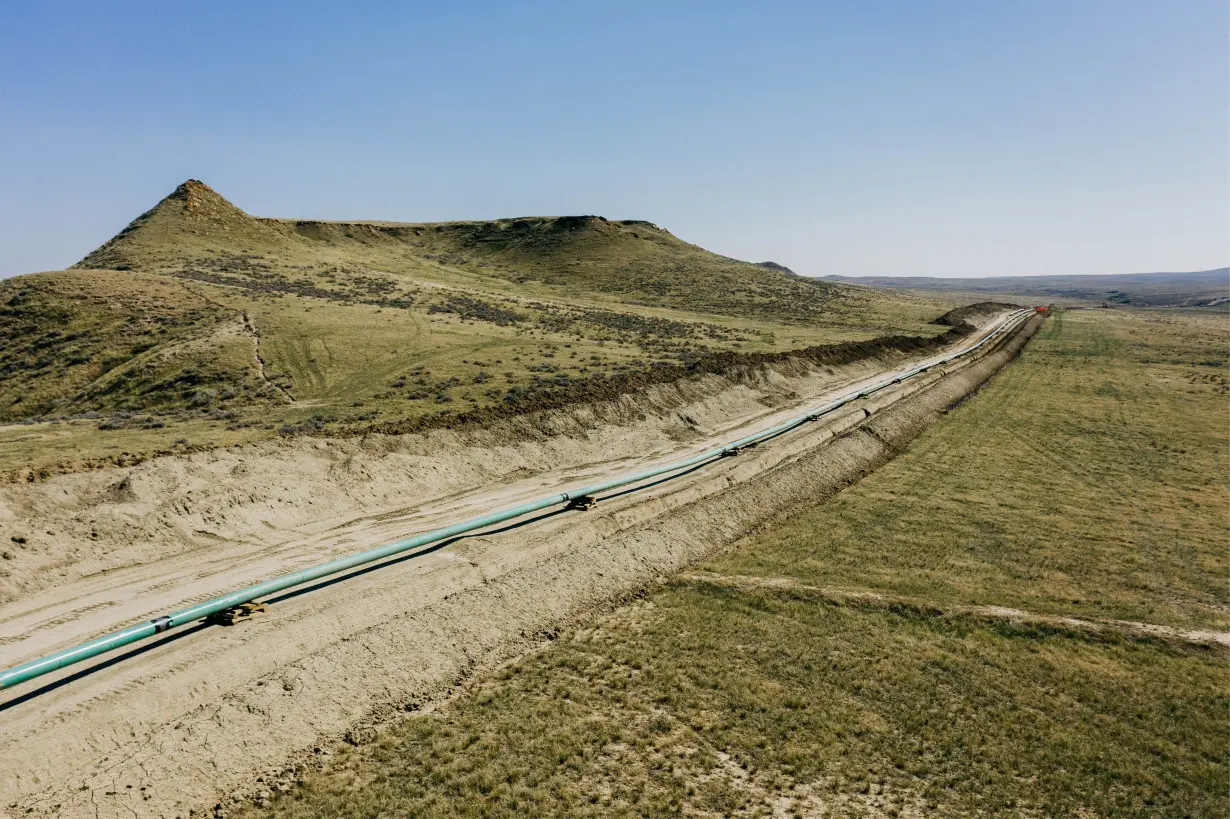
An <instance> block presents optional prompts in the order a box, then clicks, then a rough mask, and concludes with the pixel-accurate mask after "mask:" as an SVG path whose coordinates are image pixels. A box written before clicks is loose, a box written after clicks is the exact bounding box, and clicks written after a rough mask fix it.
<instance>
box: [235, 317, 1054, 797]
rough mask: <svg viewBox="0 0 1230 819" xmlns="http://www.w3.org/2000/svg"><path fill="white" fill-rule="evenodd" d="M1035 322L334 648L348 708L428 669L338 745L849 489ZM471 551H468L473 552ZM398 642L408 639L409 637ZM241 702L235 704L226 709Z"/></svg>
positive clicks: (276, 778) (301, 761)
mask: <svg viewBox="0 0 1230 819" xmlns="http://www.w3.org/2000/svg"><path fill="white" fill-rule="evenodd" d="M1043 320H1044V319H1043V317H1041V316H1037V317H1031V318H1030V319H1029V320H1028V321H1027V322H1026V324H1025V325H1024V326H1023V327H1022V328H1021V330H1019V331H1018V332H1017V333H1015V334H1014V335H1013V336H1011V337H1010V338H1009V339H1008V340H1007V341H1006V342H1004V343H1003V344H1001V345H1000V346H999V347H998V348H997V349H996V350H995V351H994V352H992V353H990V354H989V355H987V356H985V357H983V358H982V359H980V360H979V361H977V362H976V363H974V364H972V365H969V366H966V367H964V368H962V369H959V370H957V371H956V372H952V373H950V374H948V375H945V376H943V377H936V379H935V380H933V381H932V382H931V383H930V384H928V385H927V386H925V387H923V388H921V389H918V390H917V391H916V392H915V393H914V394H912V395H910V396H909V397H906V398H904V399H902V400H900V401H898V402H896V403H894V404H892V405H890V406H888V407H886V408H885V409H882V410H880V411H878V412H875V413H874V414H873V415H872V416H870V417H866V416H865V415H864V413H863V411H862V410H861V409H859V410H853V411H851V412H849V413H846V414H845V416H843V417H842V418H840V419H836V421H835V429H834V430H832V432H833V435H832V437H831V438H829V439H828V440H827V441H826V442H824V443H822V444H821V445H819V446H816V445H815V442H814V441H813V442H812V446H811V447H810V448H804V449H802V451H800V452H797V453H796V454H793V455H789V456H788V457H786V458H785V459H784V460H783V461H782V462H781V463H780V464H779V465H778V466H776V467H775V468H772V469H770V470H768V471H764V472H757V471H756V469H755V467H754V466H752V465H750V464H749V465H748V467H747V471H748V472H749V473H756V474H755V475H754V478H753V479H750V480H745V481H740V480H739V479H740V477H741V476H739V475H738V474H727V475H725V476H716V477H714V478H712V479H711V482H712V483H715V484H722V488H721V489H719V490H717V491H713V490H712V488H710V489H708V490H707V489H706V488H705V487H704V486H695V487H691V488H687V489H682V490H680V494H681V495H685V496H686V495H692V496H695V498H696V499H695V500H693V501H691V502H684V503H683V504H682V505H680V504H679V503H678V501H679V498H678V497H675V498H671V497H664V498H656V499H651V500H649V501H647V502H645V503H642V504H640V505H639V506H638V507H636V513H635V515H636V517H637V518H639V519H640V520H641V522H640V523H633V524H632V525H624V526H622V527H620V528H619V529H618V530H617V531H610V529H611V527H610V526H603V525H601V524H599V525H597V526H596V528H597V530H598V531H597V532H586V531H584V529H586V528H588V527H587V526H585V525H584V524H583V525H581V526H578V527H577V528H576V529H574V530H573V535H572V537H573V540H574V545H575V548H573V549H571V550H570V551H569V552H568V553H566V554H563V555H557V556H556V557H555V558H554V559H552V560H551V562H550V563H549V564H546V565H543V564H535V565H527V566H525V567H523V568H520V569H518V570H515V571H512V572H508V573H507V574H504V575H502V576H500V577H498V578H492V579H491V580H490V581H488V582H485V583H484V584H483V585H482V586H480V587H477V588H472V589H468V590H466V591H464V592H461V593H456V594H449V595H446V596H445V597H443V598H442V599H441V600H439V601H438V602H437V603H435V604H433V605H431V606H427V607H424V608H422V609H419V610H418V611H415V612H414V613H413V614H411V615H410V616H409V617H408V618H407V619H406V621H404V622H398V623H395V624H389V625H388V626H387V627H383V628H379V629H373V630H369V631H367V632H365V633H364V635H363V640H362V642H363V645H362V649H361V650H357V649H354V648H346V647H344V646H343V645H341V644H339V645H338V646H337V647H336V648H338V649H339V651H340V653H339V654H337V655H336V656H333V657H331V659H330V663H331V664H332V663H337V664H348V663H355V664H357V665H360V666H362V671H361V674H362V677H363V678H362V679H354V678H352V679H351V680H349V681H348V684H349V685H351V686H353V688H354V692H353V693H354V695H355V697H356V700H361V699H362V697H361V695H360V694H359V692H360V691H361V690H363V689H366V690H372V687H373V686H387V685H388V681H389V680H391V679H398V678H399V677H401V678H403V679H404V677H405V675H404V668H406V667H407V665H408V662H407V661H408V658H410V657H413V658H415V659H414V660H413V661H412V662H411V663H410V664H413V665H414V667H416V668H430V672H429V673H428V674H425V675H418V676H417V678H416V679H415V680H414V681H413V683H412V684H410V685H407V686H405V687H403V688H401V690H399V691H397V692H396V693H395V694H394V696H393V697H391V698H390V699H389V700H388V701H386V702H383V703H379V704H376V705H374V706H372V707H371V708H370V709H369V711H368V712H367V714H366V715H365V716H364V717H363V718H362V719H361V720H360V721H359V722H358V723H357V724H352V725H351V726H350V727H348V728H347V729H346V730H345V733H344V736H345V740H344V741H346V742H350V743H352V744H354V743H355V742H356V738H360V740H359V741H370V740H372V739H374V738H375V736H376V735H377V734H378V732H379V728H380V725H381V724H383V723H386V722H388V721H389V720H395V719H401V718H404V713H405V712H407V711H416V710H419V709H421V708H423V707H424V705H427V704H430V703H431V702H432V701H433V700H434V699H436V698H439V697H443V696H448V695H450V694H451V693H452V692H454V691H455V690H456V689H457V687H458V686H464V685H465V684H466V683H467V682H468V681H469V680H471V679H473V678H474V677H475V676H477V675H478V674H480V673H482V672H483V671H484V670H488V669H492V668H494V667H496V666H498V665H499V664H501V663H503V662H506V661H508V660H509V659H511V658H514V657H516V656H518V655H520V654H524V653H525V652H527V651H529V650H533V649H534V648H535V647H537V646H540V645H542V644H543V642H544V641H548V640H552V639H554V637H555V635H556V634H558V632H559V631H560V630H561V629H562V628H564V627H566V626H567V625H569V624H572V623H575V622H576V621H577V619H578V618H583V617H586V616H589V615H592V613H593V612H595V611H605V610H609V609H610V608H611V607H612V606H614V605H618V604H620V603H622V602H625V601H627V600H629V599H631V598H632V597H635V596H638V595H639V594H641V593H643V592H644V590H646V588H647V587H651V586H653V585H655V584H656V583H660V582H662V581H664V580H665V577H666V576H667V575H670V574H672V573H675V572H677V571H679V570H682V569H684V568H686V567H687V566H689V565H691V564H694V563H696V562H698V561H700V560H702V559H704V558H706V557H709V556H712V555H713V554H715V553H716V552H718V551H720V550H722V549H724V548H727V547H729V546H731V545H733V544H734V543H735V542H736V541H738V540H739V539H741V538H743V537H746V536H748V535H750V534H753V533H755V532H756V531H758V530H761V529H763V528H765V527H768V526H770V525H772V524H774V523H775V522H778V521H780V520H781V519H783V518H785V517H787V516H789V515H790V514H792V513H795V512H798V511H800V510H802V509H806V508H810V507H812V506H815V505H816V504H818V503H821V502H823V501H824V500H825V499H827V498H828V497H831V496H832V495H834V494H836V493H837V492H840V491H841V490H842V489H844V488H845V487H847V486H850V485H851V484H853V483H855V482H857V481H858V480H859V479H861V478H862V477H864V476H866V475H867V474H868V473H870V472H871V471H873V470H874V469H876V468H877V467H879V466H881V465H883V464H885V463H887V462H888V461H889V460H891V459H892V458H894V457H896V456H897V455H898V454H900V453H901V452H902V451H903V450H904V449H905V448H907V447H908V446H909V444H910V442H911V441H913V440H914V438H916V437H917V436H918V435H919V434H920V433H921V432H922V431H923V430H925V429H926V428H927V427H929V426H930V425H931V424H933V423H935V422H936V421H937V420H938V419H939V418H940V417H941V416H942V415H943V414H944V413H945V412H946V411H947V410H948V409H949V408H950V407H952V406H954V405H956V404H958V403H960V402H961V401H963V400H964V399H965V398H966V397H967V396H969V395H970V394H971V393H973V392H975V391H976V390H978V389H979V388H980V387H981V386H982V385H983V384H984V383H985V382H986V381H987V380H988V379H990V378H991V377H992V376H993V375H994V374H995V373H996V372H998V371H999V369H1000V368H1002V367H1003V366H1005V365H1006V364H1008V363H1009V362H1011V361H1012V359H1014V358H1015V357H1016V356H1017V354H1018V353H1019V352H1020V350H1021V349H1022V348H1023V347H1024V346H1025V344H1026V343H1027V342H1028V340H1029V339H1030V338H1031V337H1032V336H1033V334H1034V333H1035V332H1036V331H1037V329H1038V327H1039V326H1040V325H1041V323H1042V321H1043ZM822 437H823V436H822ZM767 446H770V447H771V446H772V444H769V445H767ZM617 525H618V524H617ZM604 530H605V531H604ZM480 550H481V547H477V548H476V552H475V555H476V556H477V552H478V551H480ZM408 633H409V634H413V635H414V636H413V637H412V638H408V637H407V634H408ZM350 654H353V656H348V655H350ZM343 655H347V656H343ZM427 658H430V662H426V659H427ZM312 665H313V664H305V665H301V666H299V665H297V667H296V668H295V669H294V670H293V671H292V672H291V673H294V674H296V675H299V676H298V677H297V679H299V680H313V681H314V682H316V683H320V682H321V680H319V678H315V677H314V672H313V669H312ZM351 667H354V666H351ZM308 685H309V686H310V685H311V683H310V682H309V683H308ZM386 690H387V689H386ZM389 693H393V691H390V692H389ZM331 696H332V697H335V698H336V697H338V696H339V692H337V691H336V690H334V691H332V692H331ZM262 705H267V704H262ZM240 706H241V703H238V702H237V703H234V704H233V707H234V708H235V709H236V710H237V709H238V708H239V707H240ZM242 707H244V708H249V707H250V704H248V703H243V704H242ZM258 707H260V706H258ZM341 736H342V735H341V734H336V735H334V736H333V737H332V739H333V741H334V742H338V741H342V740H341ZM322 742H323V743H326V744H327V742H328V738H317V740H316V745H315V747H321V743H322ZM317 764H319V758H318V757H315V756H314V755H313V754H305V755H303V756H302V757H299V758H297V759H296V761H294V762H292V763H291V764H290V765H288V766H286V767H284V768H282V769H281V770H274V769H269V770H266V771H263V772H262V773H263V774H264V783H265V785H264V786H262V787H260V788H258V789H256V791H245V792H243V794H242V798H244V799H247V798H252V797H253V796H254V795H255V798H256V799H257V800H258V801H259V800H261V799H262V798H263V796H262V794H266V793H268V789H269V788H277V787H278V786H279V783H290V782H293V781H294V780H295V779H297V778H298V777H299V776H301V774H302V772H303V770H304V769H305V767H311V766H313V765H317ZM223 804H225V802H224V803H223Z"/></svg>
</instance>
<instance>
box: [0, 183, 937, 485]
mask: <svg viewBox="0 0 1230 819" xmlns="http://www.w3.org/2000/svg"><path fill="white" fill-rule="evenodd" d="M953 306H955V303H954V302H952V301H951V300H942V299H941V300H935V299H925V298H918V297H914V296H908V295H901V294H892V293H880V292H877V291H874V290H869V289H866V288H855V287H849V286H844V285H832V284H824V283H818V282H812V281H808V280H804V279H800V278H798V277H795V276H792V275H788V274H786V273H782V272H780V271H776V270H770V269H767V268H764V267H761V266H759V265H754V264H748V263H745V262H740V261H737V260H734V259H729V258H726V257H723V256H718V255H716V254H713V253H710V252H708V251H705V250H703V249H702V248H699V247H696V246H694V245H690V244H688V243H686V242H683V241H681V240H679V239H677V238H675V237H674V236H672V235H671V234H670V233H669V232H667V231H665V230H662V229H659V228H656V227H653V226H649V225H647V224H646V223H636V222H609V221H607V220H604V219H600V218H598V217H586V218H574V217H561V218H549V217H534V218H529V219H505V220H497V221H495V222H456V223H445V224H438V225H403V224H390V223H323V222H304V221H290V220H278V219H260V218H256V217H252V216H249V215H248V214H246V213H244V212H243V211H241V210H239V209H238V208H236V207H235V206H234V205H232V204H230V203H229V202H227V201H226V200H225V199H223V198H222V197H220V196H218V195H217V194H216V193H214V192H213V191H211V190H209V189H208V188H206V187H205V186H203V185H200V184H199V183H191V184H185V185H184V186H181V187H180V188H179V189H177V190H176V191H175V193H173V194H172V195H171V196H169V197H167V198H166V199H164V200H163V201H162V202H160V203H159V204H158V205H157V206H156V207H154V208H153V209H151V210H150V211H149V212H147V213H146V214H143V215H142V216H141V217H139V218H138V219H137V220H135V221H134V222H133V223H132V224H131V225H130V226H129V227H128V228H126V229H125V230H124V231H123V232H121V233H120V234H119V235H118V236H117V237H115V238H114V239H113V240H111V241H110V242H108V243H107V244H105V245H104V246H102V247H101V248H99V249H98V250H97V251H95V252H94V253H91V254H90V255H89V256H88V257H87V258H86V259H85V260H83V261H82V263H81V264H80V265H78V266H77V267H76V268H75V269H72V270H68V271H58V272H52V273H42V274H33V275H30V276H21V277H17V278H15V279H10V280H6V281H4V282H0V333H2V334H3V335H4V337H5V338H6V339H8V340H10V343H9V344H7V345H6V346H5V348H4V349H3V350H0V376H3V378H2V379H0V423H3V422H9V424H10V425H9V426H0V474H8V475H9V476H10V477H11V476H12V475H15V474H18V473H22V474H25V473H27V471H28V470H33V472H34V474H36V475H37V474H41V473H43V472H45V471H58V470H61V469H72V468H76V467H78V466H81V465H82V464H86V463H90V462H97V461H98V460H99V459H105V458H110V457H112V455H113V454H114V450H115V449H116V447H117V445H118V446H119V447H121V448H122V450H128V451H134V452H139V453H144V454H150V453H153V452H161V451H168V450H169V449H171V448H172V446H173V444H174V443H175V442H176V441H179V440H181V439H186V440H188V441H189V443H190V445H192V446H219V445H225V444H228V443H233V442H235V441H238V440H252V439H256V438H261V437H268V436H272V435H278V434H289V433H294V432H300V431H310V432H314V433H317V434H321V433H326V434H327V433H340V432H342V431H344V430H346V429H353V428H354V427H355V426H357V425H365V424H366V425H371V424H383V425H399V424H400V425H403V426H413V424H414V423H421V422H424V419H431V418H435V417H437V416H439V414H440V413H444V412H451V413H454V414H457V413H462V412H465V411H468V410H478V409H482V410H508V409H511V408H512V407H513V406H514V405H517V404H528V403H532V402H529V401H527V400H526V397H527V395H529V394H533V395H536V396H544V395H547V394H549V393H551V392H552V391H555V392H560V391H564V390H568V389H574V388H575V387H576V386H577V385H582V386H584V385H585V384H597V383H599V382H601V383H611V379H620V378H624V377H626V376H629V375H634V374H645V373H651V372H655V371H656V372H666V371H665V370H662V369H660V368H662V367H663V366H673V367H677V366H680V365H689V364H693V363H695V362H697V361H701V360H705V359H706V357H712V356H714V355H717V354H728V353H736V354H738V353H761V352H779V351H783V350H791V349H798V348H801V347H807V346H812V345H818V344H829V343H834V342H843V341H856V340H867V339H871V338H874V337H877V336H884V335H910V336H919V335H921V336H929V337H932V336H936V335H938V329H939V328H937V327H935V326H934V325H933V324H931V321H932V320H933V319H935V318H936V317H937V316H939V315H940V314H941V313H943V312H945V311H946V310H948V309H949V308H950V307H953ZM257 336H259V339H258V338H257ZM258 342H259V343H258ZM258 354H259V361H258V358H257V356H258ZM655 368H658V369H657V370H655ZM81 419H86V420H91V421H92V422H93V423H92V424H82V423H69V424H67V425H61V426H60V427H59V428H58V429H56V430H52V432H54V433H55V434H54V435H47V434H44V433H45V432H46V431H47V430H46V429H45V428H42V429H41V431H37V430H36V431H31V430H30V429H29V428H28V427H26V426H12V425H11V424H14V423H17V422H21V423H29V424H31V425H38V424H40V423H41V422H49V421H52V420H59V421H65V420H74V421H80V420H81ZM132 429H140V430H142V431H143V432H142V434H141V435H132V434H126V435H119V436H116V435H111V434H110V433H112V432H116V431H124V430H132ZM51 441H55V442H60V443H64V442H66V441H71V443H70V445H69V446H67V447H62V446H51V447H44V446H42V443H44V442H51ZM134 446H139V447H141V448H140V449H139V450H132V449H131V447H134ZM64 452H69V453H71V454H72V455H73V456H74V457H73V458H71V459H70V460H69V461H68V462H66V461H65V460H64V459H63V458H62V457H61V456H62V454H63V453H64Z"/></svg>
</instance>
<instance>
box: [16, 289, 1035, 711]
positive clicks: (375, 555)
mask: <svg viewBox="0 0 1230 819" xmlns="http://www.w3.org/2000/svg"><path fill="white" fill-rule="evenodd" d="M1032 312H1033V311H1031V310H1019V311H1016V312H1013V313H1011V314H1009V315H1008V316H1007V317H1006V318H1005V319H1004V320H1003V321H1001V322H1000V323H999V324H998V325H996V327H995V329H994V330H993V331H992V332H990V333H988V334H987V335H986V337H984V338H983V339H982V340H981V341H979V342H978V343H977V344H975V345H973V346H972V347H970V348H968V349H966V350H962V351H961V352H959V353H954V354H952V355H949V356H945V357H943V358H940V359H934V360H931V361H929V362H927V363H925V364H921V365H919V366H917V367H914V368H913V369H910V370H906V371H905V372H902V373H898V374H896V375H893V376H891V377H889V378H886V379H884V380H882V381H879V382H876V383H875V384H872V385H871V386H868V387H863V388H862V389H859V390H857V391H851V392H850V393H847V394H846V395H844V396H842V397H840V398H838V399H836V400H834V401H830V402H829V403H827V404H824V405H823V406H820V407H816V408H813V409H811V410H809V411H808V412H806V413H804V414H802V415H799V416H796V417H794V418H792V419H790V420H789V421H785V422H783V423H781V424H777V425H775V426H772V427H769V428H768V429H765V430H761V431H760V432H757V433H754V434H752V435H748V436H746V437H744V438H740V439H738V440H737V441H732V442H730V443H728V444H725V445H723V446H719V447H715V448H713V449H709V450H706V451H705V452H701V453H700V454H698V455H693V456H692V457H690V458H685V459H684V460H681V461H674V462H672V463H668V464H664V465H662V466H658V467H655V468H653V469H646V470H644V471H641V472H633V473H631V474H628V475H621V476H619V477H617V478H612V479H610V480H607V481H603V482H601V483H595V484H591V485H590V486H583V487H580V488H579V489H572V490H569V491H567V492H560V493H558V494H554V495H547V496H546V497H543V498H539V499H538V500H533V501H530V502H528V503H523V504H521V505H520V506H514V507H512V508H509V509H503V510H500V511H498V512H491V513H489V514H486V515H480V516H478V517H476V518H471V519H469V520H466V521H462V522H461V523H455V524H453V525H452V526H445V527H443V528H440V529H433V530H431V531H430V532H423V533H422V534H418V535H413V536H412V537H408V538H403V539H402V540H397V541H394V542H392V543H388V544H385V545H384V546H379V547H377V548H375V549H369V550H368V551H365V552H358V553H357V554H353V555H349V556H347V557H339V558H338V559H336V560H330V561H329V562H327V563H321V564H318V565H316V566H312V567H310V568H307V569H302V570H300V571H297V572H292V573H290V574H286V575H282V576H281V577H275V578H273V579H272V580H266V581H264V582H263V583H257V584H255V585H253V586H248V587H246V588H243V589H239V590H238V591H233V592H231V593H230V594H224V595H222V596H221V597H215V598H213V599H212V600H206V601H205V602H203V603H197V604H196V605H193V606H189V607H188V608H185V609H179V610H178V611H173V612H171V613H169V614H164V615H162V616H160V617H155V618H154V619H153V620H149V621H148V622H145V623H140V624H138V625H135V626H129V627H128V628H125V629H121V630H119V631H116V632H112V633H111V634H106V635H104V636H102V637H98V638H96V639H93V640H89V641H87V642H84V643H80V644H78V645H75V646H72V647H70V648H66V649H63V650H61V651H57V652H55V653H53V654H48V655H46V656H45V657H39V658H38V659H35V660H30V661H29V662H25V663H22V664H20V665H16V666H13V667H12V668H9V669H6V670H4V671H2V672H0V688H9V687H11V686H14V685H17V684H19V683H23V682H26V681H28V680H32V679H34V678H35V677H40V676H42V675H44V674H49V673H51V672H53V671H56V670H58V669H61V668H64V667H65V666H69V665H73V664H74V663H79V662H82V661H83V660H88V659H90V658H91V657H97V656H98V655H99V654H104V653H106V652H108V651H113V650H115V649H117V648H121V647H123V646H126V645H130V644H132V643H135V642H137V641H139V640H144V639H146V638H148V637H153V636H154V635H156V634H161V633H162V632H164V631H167V630H169V629H173V628H178V627H179V626H182V625H184V624H186V623H191V622H193V621H196V620H200V619H202V618H204V617H208V616H209V615H211V614H215V613H217V612H220V611H224V610H225V609H229V608H233V607H235V606H238V605H239V604H241V603H247V602H250V601H253V600H256V599H258V598H261V597H264V596H266V595H270V594H274V593H275V592H280V591H285V590H286V589H290V588H293V587H295V586H301V585H303V584H305V583H311V582H312V581H314V580H319V579H320V578H322V577H328V576H330V575H335V574H338V573H339V572H344V571H347V570H348V569H354V568H356V567H358V566H363V565H365V564H368V563H373V562H375V561H377V560H383V559H384V558H387V557H392V556H393V555H398V554H402V553H403V552H407V551H410V550H411V549H417V548H419V547H421V546H427V545H429V544H432V543H438V542H440V541H442V540H447V539H448V538H452V537H456V536H458V535H463V534H466V533H467V532H473V531H475V530H477V529H483V528H485V527H487V526H491V525H493V524H496V523H503V522H504V521H508V520H512V519H514V518H519V517H522V516H524V515H528V514H530V513H532V512H537V511H539V510H541V509H548V508H550V507H552V506H559V505H560V504H568V503H571V502H573V501H575V500H577V499H578V498H582V497H592V496H593V495H596V494H598V493H599V492H605V491H607V490H610V489H616V488H618V487H622V486H628V485H631V484H635V483H640V482H642V481H645V480H648V479H650V478H655V477H658V476H660V475H665V474H668V473H671V472H679V471H681V470H684V469H688V468H690V467H694V466H698V465H700V464H703V463H705V462H707V461H712V460H716V459H718V458H721V457H723V456H726V455H730V454H732V453H735V452H737V451H739V450H740V449H742V448H744V447H748V446H751V445H753V444H758V443H762V442H764V441H767V440H769V439H770V438H774V437H776V436H778V435H781V434H783V433H785V432H789V431H790V430H792V429H794V428H795V427H799V426H802V425H803V424H806V423H809V422H811V421H814V420H816V419H817V418H820V417H821V416H823V415H825V414H827V413H830V412H832V411H833V410H836V409H839V408H840V407H842V406H845V405H846V404H849V403H850V402H852V401H857V400H858V399H860V398H865V397H867V396H869V395H871V394H872V393H875V392H878V391H879V390H882V389H885V388H886V387H889V386H891V385H893V384H897V383H900V382H901V381H904V380H906V379H907V378H913V377H914V376H916V375H918V374H920V373H922V372H925V371H927V370H928V369H930V368H931V367H935V366H939V365H942V364H947V363H948V362H950V361H954V360H956V359H959V358H962V357H964V356H967V355H970V354H971V353H973V352H974V351H975V350H977V349H979V348H980V347H982V346H983V345H985V344H988V343H989V342H991V341H992V340H993V339H995V338H998V337H1000V336H1002V335H1003V334H1004V333H1006V332H1008V331H1009V330H1011V329H1012V328H1013V327H1015V326H1016V325H1017V324H1019V323H1020V322H1021V321H1022V320H1023V319H1024V318H1025V317H1026V316H1028V315H1030V314H1031V313H1032Z"/></svg>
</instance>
